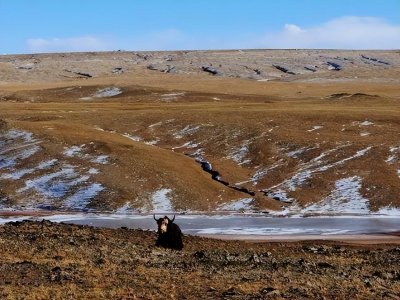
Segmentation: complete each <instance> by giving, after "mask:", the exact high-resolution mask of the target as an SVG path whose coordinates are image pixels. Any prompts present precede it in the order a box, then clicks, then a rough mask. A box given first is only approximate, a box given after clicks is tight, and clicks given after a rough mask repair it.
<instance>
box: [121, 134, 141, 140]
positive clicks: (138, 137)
mask: <svg viewBox="0 0 400 300" xmlns="http://www.w3.org/2000/svg"><path fill="white" fill-rule="evenodd" d="M123 136H124V137H127V138H128V139H131V140H132V141H135V142H140V141H142V140H143V139H142V138H141V137H140V136H135V135H129V134H128V133H125V134H123Z"/></svg>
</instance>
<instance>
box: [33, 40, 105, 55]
mask: <svg viewBox="0 0 400 300" xmlns="http://www.w3.org/2000/svg"><path fill="white" fill-rule="evenodd" d="M26 44H27V47H28V50H29V51H30V52H34V53H44V52H78V51H104V50H110V48H109V46H108V43H107V42H106V41H103V40H101V39H99V38H97V37H93V36H81V37H69V38H52V39H42V38H38V39H28V40H27V41H26Z"/></svg>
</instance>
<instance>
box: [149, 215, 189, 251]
mask: <svg viewBox="0 0 400 300" xmlns="http://www.w3.org/2000/svg"><path fill="white" fill-rule="evenodd" d="M153 218H154V220H156V222H157V226H158V228H157V235H158V237H157V242H156V246H159V247H164V248H170V249H175V250H182V249H183V242H182V236H183V234H182V231H181V229H180V228H179V226H178V225H177V224H175V223H174V221H175V215H174V217H173V218H172V220H171V219H170V218H168V217H167V216H165V217H163V218H159V219H156V215H153Z"/></svg>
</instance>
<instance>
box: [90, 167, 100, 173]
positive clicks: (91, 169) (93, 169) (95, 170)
mask: <svg viewBox="0 0 400 300" xmlns="http://www.w3.org/2000/svg"><path fill="white" fill-rule="evenodd" d="M88 173H89V174H99V173H100V172H99V170H97V169H95V168H90V169H89V171H88Z"/></svg>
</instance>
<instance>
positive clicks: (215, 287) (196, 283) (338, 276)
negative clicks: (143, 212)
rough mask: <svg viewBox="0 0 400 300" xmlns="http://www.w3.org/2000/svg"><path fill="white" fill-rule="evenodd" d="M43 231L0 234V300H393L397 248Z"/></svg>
mask: <svg viewBox="0 0 400 300" xmlns="http://www.w3.org/2000/svg"><path fill="white" fill-rule="evenodd" d="M155 240H156V234H155V233H154V232H151V231H141V230H131V229H126V228H120V229H102V228H93V227H89V226H78V225H69V224H57V223H51V222H48V221H43V222H32V221H24V222H14V223H8V224H5V225H3V226H0V251H1V253H2V256H1V259H0V298H1V299H162V298H164V299H399V295H400V268H399V263H400V248H399V246H398V245H390V244H384V245H382V244H380V245H346V244H344V243H338V242H325V241H307V242H292V243H266V242H264V243H252V242H245V241H222V240H216V239H207V238H200V237H193V236H185V237H184V246H185V248H184V250H183V251H174V250H169V249H163V248H157V247H155V246H154V244H155Z"/></svg>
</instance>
